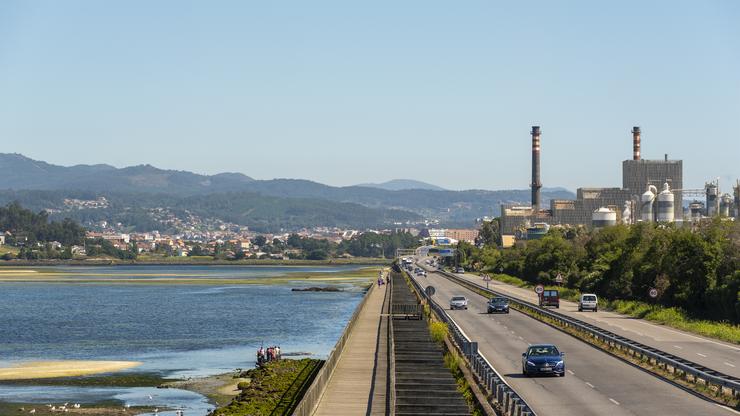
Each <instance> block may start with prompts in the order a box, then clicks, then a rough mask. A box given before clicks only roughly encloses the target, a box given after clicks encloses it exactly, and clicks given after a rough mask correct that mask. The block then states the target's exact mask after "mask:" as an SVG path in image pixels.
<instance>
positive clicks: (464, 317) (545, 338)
mask: <svg viewBox="0 0 740 416" xmlns="http://www.w3.org/2000/svg"><path fill="white" fill-rule="evenodd" d="M414 279H416V280H417V281H418V282H419V284H420V285H421V286H422V287H426V286H427V285H430V284H431V285H432V286H434V287H435V289H436V294H435V295H434V299H435V300H436V301H437V302H438V303H439V304H440V305H442V306H444V307H445V309H449V299H450V298H451V297H452V296H453V295H464V296H466V297H467V298H468V299H469V309H468V310H455V311H449V314H450V316H452V318H453V319H454V320H455V322H456V323H457V324H458V325H459V326H460V328H461V329H462V330H463V331H464V332H465V333H466V334H467V335H468V336H469V337H470V338H471V339H473V340H474V341H477V342H478V348H479V350H480V351H481V353H482V354H483V355H484V356H485V357H486V358H487V359H488V361H489V362H491V364H492V365H493V366H494V367H495V368H496V369H497V371H498V372H499V373H500V374H501V375H502V376H503V377H504V379H505V380H506V381H507V383H509V384H510V385H511V386H512V387H513V388H514V389H515V390H516V391H517V392H518V393H519V394H520V395H521V396H522V398H524V400H526V401H527V403H528V404H529V405H530V406H531V407H532V409H533V410H534V411H535V412H537V413H538V414H539V415H605V414H608V415H610V416H617V415H646V414H649V415H732V414H740V413H738V412H735V411H734V410H731V409H728V408H726V407H723V406H719V405H717V404H715V403H712V402H709V401H707V400H704V399H702V398H700V397H697V396H695V395H693V394H690V393H687V392H685V391H683V390H682V389H680V388H678V387H676V386H673V385H672V384H670V383H667V382H665V381H662V380H660V379H658V378H656V377H654V376H652V375H650V374H648V373H646V372H644V371H642V370H640V369H637V368H635V367H633V366H632V365H630V364H627V363H625V362H623V361H621V360H619V359H617V358H614V357H612V356H610V355H608V354H606V353H604V352H602V351H600V350H598V349H596V348H594V347H591V346H589V345H588V344H586V343H584V342H582V341H579V340H577V339H575V338H573V337H571V336H569V335H567V334H565V333H563V332H561V331H559V330H557V329H554V328H552V327H550V326H548V325H546V324H544V323H542V322H539V321H537V320H535V319H533V318H530V317H528V316H526V315H524V314H521V313H519V312H516V311H514V310H512V311H511V313H510V314H508V315H506V314H500V315H489V314H487V313H486V299H485V298H484V297H482V296H480V295H478V294H475V293H473V292H471V291H469V290H467V289H465V288H463V287H462V286H460V285H458V284H455V283H453V282H451V281H450V280H448V279H446V278H444V277H442V276H440V275H438V274H437V273H429V275H428V277H414ZM535 343H553V344H555V345H557V346H558V348H560V350H561V351H564V352H565V353H566V369H567V370H568V373H567V374H566V376H565V377H531V378H530V377H524V376H522V374H521V354H522V353H523V352H524V351H525V349H526V347H527V346H528V344H535Z"/></svg>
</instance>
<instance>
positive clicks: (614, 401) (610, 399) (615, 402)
mask: <svg viewBox="0 0 740 416" xmlns="http://www.w3.org/2000/svg"><path fill="white" fill-rule="evenodd" d="M609 401H610V402H612V403H614V404H616V405H617V406H619V402H618V401H616V400H614V399H612V398H611V397H610V398H609Z"/></svg>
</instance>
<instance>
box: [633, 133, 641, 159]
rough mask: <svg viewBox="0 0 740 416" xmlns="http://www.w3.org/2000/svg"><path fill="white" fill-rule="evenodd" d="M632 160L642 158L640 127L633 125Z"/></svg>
mask: <svg viewBox="0 0 740 416" xmlns="http://www.w3.org/2000/svg"><path fill="white" fill-rule="evenodd" d="M632 160H640V128H639V127H637V126H635V127H632Z"/></svg>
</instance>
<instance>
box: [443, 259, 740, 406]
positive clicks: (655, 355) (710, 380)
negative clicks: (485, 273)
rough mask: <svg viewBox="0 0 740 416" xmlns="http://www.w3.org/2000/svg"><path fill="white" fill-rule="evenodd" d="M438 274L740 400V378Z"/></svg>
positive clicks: (448, 274)
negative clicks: (501, 298) (726, 392)
mask: <svg viewBox="0 0 740 416" xmlns="http://www.w3.org/2000/svg"><path fill="white" fill-rule="evenodd" d="M437 273H439V274H441V275H442V276H444V277H446V278H447V279H449V280H451V281H453V282H455V283H457V284H459V285H462V286H465V287H467V288H469V289H472V290H474V291H479V292H481V291H482V292H484V293H487V294H489V295H495V296H502V297H505V298H507V299H509V303H510V304H513V305H515V306H516V307H518V308H520V309H528V310H529V311H531V312H534V313H536V314H539V315H542V316H545V317H547V318H548V319H550V320H553V321H555V322H556V323H558V324H559V325H560V326H563V327H566V328H573V329H575V330H577V331H580V332H583V333H585V334H588V335H589V336H591V337H593V338H594V339H595V340H597V341H601V342H603V343H606V344H607V345H609V346H610V347H611V348H617V349H619V350H623V351H626V353H627V354H629V355H631V356H634V357H636V358H639V359H644V360H649V361H650V363H651V364H654V365H657V366H658V367H662V368H665V370H666V371H668V372H670V373H672V374H677V375H679V376H681V377H682V378H683V379H684V380H686V381H687V382H690V383H694V384H701V383H702V382H703V384H705V385H707V386H711V385H713V386H716V387H717V388H719V389H726V390H728V393H729V394H730V395H731V396H732V397H738V395H739V394H740V379H737V378H735V377H732V376H730V375H727V374H724V373H721V372H719V371H716V370H712V369H709V368H707V367H704V366H702V365H700V364H697V363H694V362H692V361H689V360H686V359H683V358H680V357H676V356H675V355H672V354H670V353H667V352H664V351H661V350H658V349H656V348H652V347H649V346H647V345H644V344H641V343H639V342H637V341H633V340H630V339H629V338H625V337H623V336H620V335H617V334H615V333H613V332H610V331H607V330H605V329H602V328H599V327H597V326H595V325H591V324H589V323H586V322H584V321H581V320H579V319H576V318H571V317H569V316H566V315H563V314H561V313H558V312H554V311H551V310H548V309H544V308H540V307H539V306H538V305H536V304H534V303H530V302H527V301H523V300H520V299H517V298H513V297H511V296H510V295H506V294H503V293H500V292H497V291H495V290H491V289H487V288H485V287H484V286H481V285H478V284H476V283H473V282H470V281H467V280H465V279H461V278H459V277H457V276H455V275H454V274H452V273H449V272H445V271H437Z"/></svg>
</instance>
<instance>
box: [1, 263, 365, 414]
mask: <svg viewBox="0 0 740 416" xmlns="http://www.w3.org/2000/svg"><path fill="white" fill-rule="evenodd" d="M352 269H356V267H336V268H331V267H323V268H310V267H259V266H256V267H251V266H250V267H230V266H225V267H183V266H147V267H115V268H55V269H54V271H55V272H56V271H58V272H61V273H62V274H63V276H62V278H69V279H73V278H84V279H90V280H92V282H88V283H69V282H66V283H26V282H23V283H10V282H5V283H0V334H2V335H0V364H3V365H7V364H9V363H14V362H19V361H29V360H54V359H82V360H124V361H141V362H143V365H142V366H140V367H137V368H135V369H132V370H127V371H133V372H155V373H159V374H161V375H163V376H165V377H173V378H185V377H197V376H206V375H213V374H221V373H225V372H230V371H232V370H233V369H235V368H249V367H252V366H253V365H254V358H255V351H256V349H257V348H259V346H260V345H262V344H264V345H280V346H281V348H282V350H283V351H284V352H285V353H291V352H308V353H311V354H313V355H315V356H319V357H324V356H326V354H328V352H329V351H330V350H331V347H332V346H333V345H334V343H335V342H336V340H337V339H338V338H339V335H340V334H341V331H342V329H343V328H344V325H345V324H346V322H347V320H348V319H349V317H350V316H351V314H352V312H353V311H354V308H355V307H356V305H357V304H358V302H359V301H360V300H361V298H362V293H361V291H360V290H359V289H357V287H356V286H354V285H352V284H348V283H334V284H336V285H339V286H340V287H343V288H345V289H346V291H343V292H292V291H291V290H290V289H291V288H292V287H301V286H313V285H321V286H325V285H327V283H324V282H321V283H315V282H313V283H307V282H303V281H294V282H290V283H287V284H283V283H281V284H244V285H234V284H224V285H220V284H212V283H209V284H182V285H180V284H172V283H166V284H158V283H153V282H147V283H146V284H125V283H124V284H121V283H118V284H112V283H111V282H108V281H106V280H111V279H112V280H118V279H142V280H152V281H155V282H156V280H157V279H162V278H173V277H174V278H187V279H201V278H208V279H234V278H239V279H254V280H255V281H257V282H259V280H260V279H265V278H266V277H271V276H278V275H283V274H286V273H287V274H288V276H290V275H291V274H294V273H305V272H330V273H336V274H337V277H340V276H341V275H342V273H343V272H344V273H346V272H347V271H350V270H352ZM152 390H156V392H155V393H152ZM150 394H151V395H153V396H154V397H155V398H156V400H155V402H156V403H154V402H152V401H151V400H148V395H150ZM155 394H156V395H155ZM110 399H115V400H120V401H121V402H123V403H124V404H129V405H132V406H135V405H142V404H144V405H149V404H154V405H158V406H169V407H174V408H186V409H187V410H188V412H187V413H186V414H205V413H206V409H207V408H209V407H212V406H211V405H209V404H208V403H207V401H206V400H205V398H204V397H203V396H201V395H199V394H196V393H191V392H187V391H183V390H177V389H168V390H162V389H149V388H88V387H85V388H83V387H50V386H42V387H38V386H33V387H30V386H28V387H24V386H2V385H0V400H2V401H6V402H33V403H49V402H60V401H62V402H64V401H70V402H83V403H84V402H87V403H91V402H95V401H100V400H110ZM160 414H162V412H160ZM173 414H174V413H173Z"/></svg>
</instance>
